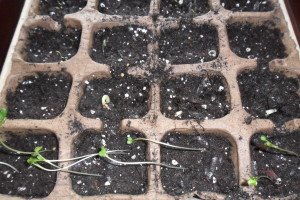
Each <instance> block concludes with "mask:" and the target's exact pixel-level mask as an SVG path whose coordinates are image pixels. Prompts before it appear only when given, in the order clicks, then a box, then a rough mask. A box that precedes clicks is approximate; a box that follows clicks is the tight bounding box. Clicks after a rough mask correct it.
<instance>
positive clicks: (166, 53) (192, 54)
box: [159, 24, 219, 64]
mask: <svg viewBox="0 0 300 200" xmlns="http://www.w3.org/2000/svg"><path fill="white" fill-rule="evenodd" d="M159 47H160V50H159V57H160V59H161V60H163V61H165V62H166V63H169V62H170V63H172V64H192V63H200V62H202V63H203V62H207V61H211V60H214V59H216V58H217V57H218V54H219V41H218V32H217V30H216V28H215V27H213V26H210V25H207V24H204V25H201V26H198V27H197V26H195V25H192V26H191V25H181V26H180V27H179V28H177V29H166V30H162V32H161V37H160V39H159Z"/></svg>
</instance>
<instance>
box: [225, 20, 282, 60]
mask: <svg viewBox="0 0 300 200" xmlns="http://www.w3.org/2000/svg"><path fill="white" fill-rule="evenodd" d="M227 30H228V37H229V44H230V48H231V50H232V51H233V52H234V53H235V54H237V55H238V56H240V57H242V58H248V59H255V58H258V59H261V60H266V61H270V60H272V59H277V58H284V57H286V56H287V54H286V48H285V46H284V44H283V43H282V37H283V33H281V31H280V30H279V29H278V28H275V27H274V25H273V24H272V23H271V22H269V23H265V24H264V25H253V24H250V23H245V24H242V23H233V24H231V25H228V26H227Z"/></svg>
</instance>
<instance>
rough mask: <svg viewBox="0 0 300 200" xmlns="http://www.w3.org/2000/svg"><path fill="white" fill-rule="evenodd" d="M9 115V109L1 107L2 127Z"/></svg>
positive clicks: (0, 120)
mask: <svg viewBox="0 0 300 200" xmlns="http://www.w3.org/2000/svg"><path fill="white" fill-rule="evenodd" d="M6 116H7V109H6V108H0V127H1V126H2V125H3V124H4V122H5V120H6Z"/></svg>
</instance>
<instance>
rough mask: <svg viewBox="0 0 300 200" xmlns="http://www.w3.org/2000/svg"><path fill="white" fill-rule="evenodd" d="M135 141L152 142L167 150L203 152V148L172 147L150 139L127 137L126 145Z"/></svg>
mask: <svg viewBox="0 0 300 200" xmlns="http://www.w3.org/2000/svg"><path fill="white" fill-rule="evenodd" d="M136 141H147V142H153V143H156V144H159V145H162V146H165V147H169V148H173V149H182V150H187V151H201V152H203V151H205V150H206V149H205V148H189V147H182V146H177V145H172V144H168V143H165V142H159V141H156V140H151V139H147V138H132V137H130V136H128V137H127V144H129V145H130V144H133V143H134V142H136Z"/></svg>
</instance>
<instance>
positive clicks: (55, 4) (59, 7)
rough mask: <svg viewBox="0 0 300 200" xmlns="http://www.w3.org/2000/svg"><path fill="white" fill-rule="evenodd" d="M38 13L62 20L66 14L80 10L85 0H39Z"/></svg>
mask: <svg viewBox="0 0 300 200" xmlns="http://www.w3.org/2000/svg"><path fill="white" fill-rule="evenodd" d="M39 1H40V4H39V15H49V16H50V17H51V18H52V19H54V20H55V21H59V22H62V21H63V19H64V16H65V15H66V14H70V13H75V12H78V11H80V10H82V9H83V8H84V7H85V6H86V4H87V0H39Z"/></svg>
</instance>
